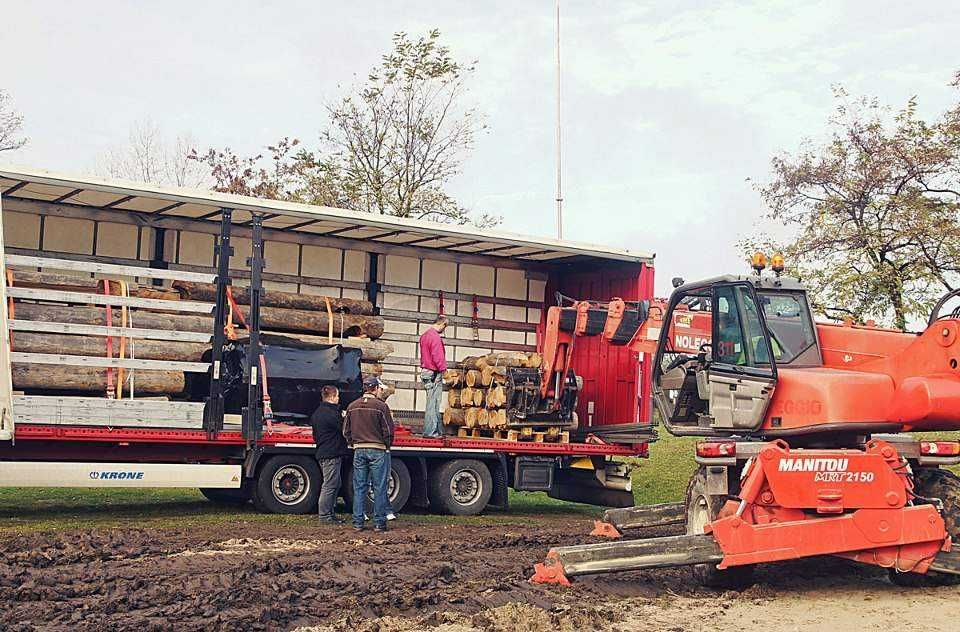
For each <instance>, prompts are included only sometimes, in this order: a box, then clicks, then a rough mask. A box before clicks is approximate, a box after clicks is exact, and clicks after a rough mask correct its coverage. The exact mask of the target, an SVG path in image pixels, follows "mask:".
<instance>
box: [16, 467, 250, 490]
mask: <svg viewBox="0 0 960 632" xmlns="http://www.w3.org/2000/svg"><path fill="white" fill-rule="evenodd" d="M241 480H242V472H241V466H240V465H180V464H177V465H171V464H158V463H50V462H46V463H44V462H23V461H8V462H5V463H0V486H3V487H220V488H234V489H236V488H239V487H240V483H241Z"/></svg>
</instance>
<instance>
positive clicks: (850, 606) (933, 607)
mask: <svg viewBox="0 0 960 632" xmlns="http://www.w3.org/2000/svg"><path fill="white" fill-rule="evenodd" d="M589 526H590V525H589V524H586V523H585V522H584V520H583V519H582V518H577V519H569V518H557V517H553V518H550V519H549V520H547V521H545V524H542V525H541V526H539V527H538V528H536V529H534V528H532V527H529V526H523V525H504V524H485V525H479V526H467V525H456V524H414V523H405V521H404V520H403V519H401V521H400V524H398V525H396V528H395V529H394V530H392V531H391V532H389V533H387V534H384V535H380V534H377V535H375V534H374V533H373V532H371V531H367V532H363V533H360V534H357V533H355V532H353V531H352V530H350V529H349V528H343V527H329V526H325V527H320V526H313V525H312V524H308V523H306V522H305V523H304V524H303V525H302V526H294V527H283V528H282V529H280V528H278V527H276V526H269V525H251V524H249V523H247V524H242V523H238V524H237V525H236V526H233V527H225V526H223V525H218V526H210V527H195V528H191V529H190V530H175V529H162V530H161V529H153V530H144V529H103V530H92V531H82V532H69V531H64V532H57V533H52V534H43V533H36V534H29V535H22V536H0V555H2V564H0V587H2V590H3V595H4V599H3V600H2V601H0V629H3V630H33V629H70V630H86V629H94V630H138V631H141V632H142V631H146V630H161V629H171V628H176V629H178V630H201V629H202V630H211V629H224V630H227V629H230V630H233V629H236V630H257V629H269V630H287V629H297V628H309V629H315V630H335V631H338V632H339V631H347V630H367V631H370V632H374V631H376V632H389V631H393V630H396V631H399V630H421V629H422V630H442V631H446V632H459V631H461V630H544V631H546V630H574V629H576V630H585V629H609V630H676V631H686V630H724V629H739V630H764V631H765V632H778V631H780V630H783V631H786V630H807V629H823V630H843V629H854V628H855V629H857V630H870V629H889V628H890V627H891V624H893V625H896V626H897V627H900V626H902V625H904V624H906V623H907V622H909V624H910V628H911V629H912V630H955V629H957V623H956V613H957V607H958V606H957V603H958V602H960V589H957V588H937V589H924V590H922V591H918V590H906V589H901V588H895V587H893V586H892V585H890V584H889V583H888V582H887V581H886V578H885V574H884V573H882V572H879V571H875V570H872V569H869V568H865V567H859V566H855V565H853V564H851V563H847V562H844V561H841V560H833V559H823V560H815V561H807V562H804V563H791V564H785V565H781V566H776V567H770V568H765V569H762V570H761V572H760V573H759V583H758V584H757V585H755V586H754V587H753V588H750V589H748V590H747V591H746V592H745V593H743V594H734V593H717V592H711V591H708V590H704V589H700V588H697V587H696V586H695V585H694V583H693V582H692V581H691V578H690V576H689V573H688V572H687V571H686V570H683V569H678V570H664V571H657V572H636V573H626V574H620V575H616V576H604V577H596V578H592V579H585V580H581V581H578V582H577V583H576V584H575V586H574V587H572V588H560V587H545V586H534V585H531V584H530V583H529V582H528V581H527V579H528V577H529V576H530V574H531V569H532V567H533V564H534V562H536V561H539V560H540V559H541V558H542V557H543V555H544V553H545V552H546V551H547V549H548V548H550V547H551V546H555V545H563V544H573V543H577V542H585V541H588V539H587V538H585V537H584V536H583V534H584V533H585V532H586V531H587V530H589Z"/></svg>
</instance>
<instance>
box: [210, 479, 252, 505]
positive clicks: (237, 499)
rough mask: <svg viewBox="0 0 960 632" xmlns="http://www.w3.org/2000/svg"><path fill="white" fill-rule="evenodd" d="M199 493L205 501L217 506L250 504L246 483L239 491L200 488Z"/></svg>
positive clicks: (248, 488) (248, 487) (248, 489)
mask: <svg viewBox="0 0 960 632" xmlns="http://www.w3.org/2000/svg"><path fill="white" fill-rule="evenodd" d="M200 493H201V494H203V495H204V497H206V499H207V500H209V501H210V502H213V503H217V504H218V505H246V504H247V503H248V502H250V486H249V485H247V484H246V483H244V484H243V486H241V487H240V489H221V488H217V487H201V488H200Z"/></svg>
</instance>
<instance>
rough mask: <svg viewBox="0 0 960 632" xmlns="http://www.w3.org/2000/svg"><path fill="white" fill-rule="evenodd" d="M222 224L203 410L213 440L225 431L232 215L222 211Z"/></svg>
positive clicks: (217, 252)
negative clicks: (223, 370) (223, 378)
mask: <svg viewBox="0 0 960 632" xmlns="http://www.w3.org/2000/svg"><path fill="white" fill-rule="evenodd" d="M222 211H223V213H222V215H221V220H220V238H219V240H217V243H216V245H215V246H214V252H215V253H216V259H217V279H216V284H217V299H216V304H215V306H214V310H213V336H212V340H211V342H212V348H211V354H210V363H211V367H212V368H211V370H210V395H209V396H208V397H207V401H206V402H205V404H204V407H203V429H204V430H206V432H207V436H208V437H210V438H211V439H212V438H214V437H216V435H217V433H218V432H220V431H221V430H223V406H224V401H223V383H222V382H221V380H220V367H221V363H222V361H223V345H224V344H226V334H225V333H224V330H223V327H224V325H225V324H226V320H227V311H228V310H229V309H230V306H229V305H227V286H228V285H230V255H232V254H233V247H232V246H231V245H230V228H231V224H230V222H231V217H232V214H233V211H232V210H231V209H228V208H225V209H222Z"/></svg>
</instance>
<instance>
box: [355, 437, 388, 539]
mask: <svg viewBox="0 0 960 632" xmlns="http://www.w3.org/2000/svg"><path fill="white" fill-rule="evenodd" d="M389 482H390V454H389V453H388V452H386V451H385V450H377V449H376V448H357V449H356V450H354V451H353V526H355V527H362V526H363V514H364V509H366V504H367V503H366V501H367V490H368V489H369V488H370V487H373V524H374V525H376V526H384V525H386V524H387V512H388V511H390V501H389V498H388V497H387V485H388V484H389Z"/></svg>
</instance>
